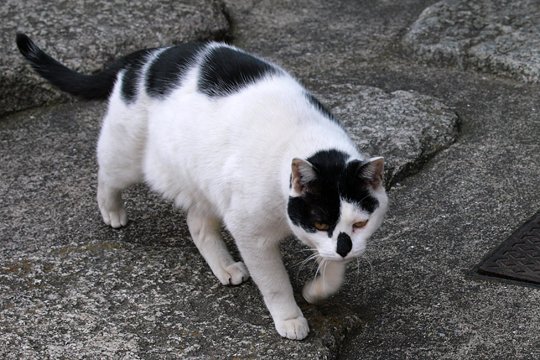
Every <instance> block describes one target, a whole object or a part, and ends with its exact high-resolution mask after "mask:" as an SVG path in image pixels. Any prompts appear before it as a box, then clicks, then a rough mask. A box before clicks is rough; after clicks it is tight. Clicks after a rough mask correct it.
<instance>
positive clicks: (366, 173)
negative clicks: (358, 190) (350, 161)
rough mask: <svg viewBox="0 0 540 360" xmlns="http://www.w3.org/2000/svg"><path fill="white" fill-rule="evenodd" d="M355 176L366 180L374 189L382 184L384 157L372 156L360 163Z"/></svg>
mask: <svg viewBox="0 0 540 360" xmlns="http://www.w3.org/2000/svg"><path fill="white" fill-rule="evenodd" d="M357 176H358V177H359V178H361V179H362V180H364V181H366V182H367V183H368V184H369V185H371V186H372V187H373V188H374V189H376V188H378V187H379V186H381V185H382V184H383V176H384V158H382V157H374V158H371V159H369V160H368V162H366V163H364V164H362V165H361V166H360V167H359V168H358V171H357Z"/></svg>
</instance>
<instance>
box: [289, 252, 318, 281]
mask: <svg viewBox="0 0 540 360" xmlns="http://www.w3.org/2000/svg"><path fill="white" fill-rule="evenodd" d="M301 251H302V252H306V251H311V252H312V254H311V255H310V256H308V257H307V258H305V259H303V260H301V261H299V262H298V263H296V264H295V265H293V268H295V267H298V271H297V272H296V278H298V276H299V275H300V271H302V269H303V268H304V266H306V265H307V263H309V262H310V261H312V260H317V259H318V257H319V252H318V251H317V250H316V249H303V250H301Z"/></svg>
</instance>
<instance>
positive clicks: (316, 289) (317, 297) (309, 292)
mask: <svg viewBox="0 0 540 360" xmlns="http://www.w3.org/2000/svg"><path fill="white" fill-rule="evenodd" d="M321 288H322V286H321V284H320V282H319V281H317V280H312V281H309V282H307V283H306V285H304V288H303V289H302V296H303V297H304V299H306V301H307V302H308V303H310V304H315V303H318V302H319V301H321V300H323V299H325V298H326V297H328V295H327V294H326V293H324V292H323V291H322V289H321Z"/></svg>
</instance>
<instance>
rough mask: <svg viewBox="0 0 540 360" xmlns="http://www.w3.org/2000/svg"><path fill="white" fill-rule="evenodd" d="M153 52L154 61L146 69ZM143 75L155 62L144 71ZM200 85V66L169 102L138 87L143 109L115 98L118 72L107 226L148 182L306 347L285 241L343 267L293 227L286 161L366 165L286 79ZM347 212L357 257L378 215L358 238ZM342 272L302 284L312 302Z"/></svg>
mask: <svg viewBox="0 0 540 360" xmlns="http://www.w3.org/2000/svg"><path fill="white" fill-rule="evenodd" d="M211 46H223V45H211ZM158 51H159V50H158ZM156 54H157V53H154V54H151V55H150V56H149V60H150V61H149V64H150V62H151V61H152V59H154V58H155V57H156ZM198 61H200V60H198ZM147 68H148V64H147V66H145V67H144V68H143V72H144V71H146V70H147ZM198 76H199V68H198V66H197V65H196V64H193V66H192V67H191V68H190V70H189V71H188V72H187V75H186V76H185V78H184V79H183V81H182V86H181V87H179V88H177V89H176V90H174V91H173V93H172V94H170V95H169V96H167V97H166V98H164V99H153V98H151V97H150V96H148V94H146V93H145V91H144V86H140V88H139V94H138V95H137V99H136V101H135V102H133V103H132V104H126V103H125V102H124V100H123V99H122V98H121V94H120V89H121V83H122V77H123V74H122V73H121V74H120V75H119V77H118V81H117V83H116V85H115V87H114V91H113V93H112V95H111V97H110V100H109V108H108V112H107V114H106V116H105V119H104V121H103V127H102V130H101V135H100V138H99V143H98V162H99V184H98V203H99V207H100V210H101V213H102V215H103V219H104V221H105V222H106V223H107V224H110V225H111V226H113V227H119V226H123V225H125V224H126V222H127V216H126V213H125V210H124V207H123V203H122V199H121V191H122V190H123V189H125V188H126V187H127V186H129V185H131V184H134V183H138V182H142V181H146V182H147V183H148V184H149V186H150V187H151V188H152V189H154V190H155V191H158V192H160V193H161V194H163V196H164V197H166V198H168V199H170V200H172V201H174V202H175V204H176V205H177V206H179V207H181V208H183V209H184V210H186V211H187V213H188V215H187V222H188V227H189V230H190V233H191V235H192V237H193V240H194V242H195V244H196V246H197V248H198V249H199V250H200V252H201V254H202V255H203V257H204V258H205V260H206V261H207V262H208V265H209V266H210V268H211V269H212V271H213V273H214V274H215V275H216V277H217V278H218V279H219V281H220V282H221V283H223V284H233V285H236V284H239V283H241V282H242V281H245V280H246V279H247V278H248V277H249V274H248V271H247V270H248V269H249V272H250V274H251V276H252V278H253V279H254V281H255V283H256V284H257V285H258V287H259V289H260V291H261V293H262V295H263V297H264V301H265V303H266V305H267V307H268V309H269V311H270V313H271V315H272V317H273V319H274V322H275V326H276V329H277V331H278V332H279V334H280V335H282V336H285V337H288V338H291V339H303V338H304V337H306V336H307V333H308V331H309V328H308V325H307V321H306V319H305V318H304V317H303V315H302V312H301V311H300V309H299V307H298V306H297V304H296V302H295V300H294V297H293V291H292V287H291V285H290V282H289V279H288V276H287V272H286V270H285V267H284V266H283V262H282V260H281V255H280V252H279V241H280V240H281V239H283V238H284V237H286V236H288V235H290V234H291V233H292V232H294V233H295V234H296V235H297V236H298V237H299V238H300V239H301V240H303V241H304V242H306V243H307V244H308V245H310V246H313V247H314V248H316V249H318V251H319V252H320V254H321V255H322V256H324V257H326V258H327V259H332V260H341V258H340V257H339V255H337V254H336V253H335V246H334V248H332V247H331V246H329V245H324V244H325V243H326V244H329V240H328V237H327V236H326V239H322V237H323V235H321V234H319V235H317V234H316V235H315V236H311V237H310V235H309V234H307V233H305V232H303V231H302V230H301V229H299V228H297V227H295V226H293V225H292V224H290V222H289V221H288V216H287V215H286V206H287V199H288V197H289V195H291V194H290V191H291V190H290V189H289V181H290V174H291V160H292V159H293V158H302V159H305V158H306V157H308V156H310V155H312V154H314V153H315V152H317V151H318V150H321V149H329V148H333V149H337V150H341V151H343V152H345V153H347V154H350V156H351V158H356V159H362V156H361V155H360V154H359V153H358V152H357V150H356V148H355V146H354V144H353V143H352V142H351V140H350V139H349V137H348V136H347V135H346V133H345V131H344V130H343V129H342V128H341V127H340V126H339V125H337V124H336V123H334V122H332V121H330V120H328V119H327V118H325V117H324V116H323V115H322V114H321V113H320V112H319V111H317V110H316V109H315V108H314V107H313V106H312V105H311V104H309V102H308V101H306V98H305V96H304V93H305V90H304V89H303V88H302V87H301V86H300V85H299V84H298V83H297V82H296V81H295V80H294V79H292V78H291V77H289V76H288V75H286V74H285V73H283V74H281V75H276V76H274V77H271V78H265V79H262V80H260V81H258V82H257V83H255V84H252V85H250V86H247V87H245V88H244V89H242V90H241V91H239V92H236V93H234V94H231V95H229V96H224V97H214V98H209V97H208V96H206V95H204V94H202V93H200V92H198V91H197V79H198ZM292 195H293V196H294V194H292ZM376 195H377V197H378V198H379V200H380V201H381V204H382V206H381V207H380V209H379V210H377V211H379V212H380V213H381V214H382V213H384V209H385V208H386V195H385V194H384V190H382V191H380V192H379V193H378V194H376ZM342 214H343V216H342V219H340V223H339V225H338V226H339V230H340V231H345V232H347V233H349V234H350V235H351V237H352V238H353V249H352V251H351V255H350V256H349V257H348V258H350V257H352V256H358V255H359V254H361V253H362V252H363V250H364V248H365V241H366V239H367V237H368V236H369V235H370V234H371V233H372V232H373V231H374V230H375V229H376V227H377V226H378V223H380V220H379V218H378V216H375V218H377V220H376V221H375V220H374V221H373V224H371V221H370V222H369V224H370V225H368V226H367V227H366V229H364V230H363V232H362V233H358V234H353V233H352V227H351V226H352V225H351V224H352V222H354V221H358V219H364V218H365V216H366V214H362V213H356V212H355V210H354V206H353V205H351V204H344V205H343V209H342ZM371 217H372V218H374V216H373V215H372V216H371ZM380 218H382V216H380ZM222 222H223V223H224V224H225V225H226V227H227V229H228V230H229V231H230V232H231V234H232V236H233V237H234V239H235V241H236V243H237V245H238V248H239V250H240V252H241V255H242V258H243V259H244V261H245V265H246V266H247V269H246V266H244V264H243V263H239V262H234V260H233V259H232V257H231V255H230V254H229V252H228V251H227V249H226V247H225V244H224V243H223V241H222V239H221V238H220V236H219V226H220V224H221V223H222ZM337 233H338V232H337V231H336V234H337ZM317 236H319V237H321V238H320V239H319V238H318V237H317ZM324 240H326V242H325V241H324ZM344 268H345V261H339V262H338V261H336V262H332V263H331V264H330V265H327V267H326V269H325V271H323V273H322V276H321V277H319V278H318V279H316V280H315V281H314V282H312V283H309V284H308V285H307V286H306V288H305V290H304V296H305V297H306V299H307V300H308V301H315V300H319V299H321V298H324V297H326V296H329V295H331V294H332V293H334V292H335V291H337V289H338V288H339V286H340V285H341V282H342V279H343V272H344Z"/></svg>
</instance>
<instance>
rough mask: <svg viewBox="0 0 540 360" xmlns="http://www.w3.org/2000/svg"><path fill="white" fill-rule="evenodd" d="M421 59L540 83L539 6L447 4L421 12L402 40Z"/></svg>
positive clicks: (454, 0)
mask: <svg viewBox="0 0 540 360" xmlns="http://www.w3.org/2000/svg"><path fill="white" fill-rule="evenodd" d="M403 44H404V46H405V48H406V49H407V50H408V51H409V52H411V53H413V54H414V55H416V56H417V57H418V58H420V59H422V60H427V61H430V62H439V63H451V64H457V65H459V66H461V67H463V68H468V67H470V68H473V69H476V70H479V71H482V72H488V73H492V74H497V75H504V76H511V77H513V78H516V79H519V80H522V81H526V82H539V81H540V2H538V1H537V0H519V1H511V0H495V1H494V0H480V1H477V0H445V1H440V2H438V3H436V4H435V5H432V6H430V7H428V8H427V9H425V10H424V11H423V12H422V14H421V15H420V17H419V18H418V20H417V21H416V22H415V23H414V24H412V26H411V27H410V30H409V31H408V32H407V34H406V35H405V37H404V39H403Z"/></svg>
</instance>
